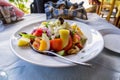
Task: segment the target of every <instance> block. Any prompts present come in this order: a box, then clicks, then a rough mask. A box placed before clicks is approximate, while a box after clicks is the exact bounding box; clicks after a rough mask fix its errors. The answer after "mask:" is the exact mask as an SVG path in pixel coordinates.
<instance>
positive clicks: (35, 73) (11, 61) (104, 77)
mask: <svg viewBox="0 0 120 80" xmlns="http://www.w3.org/2000/svg"><path fill="white" fill-rule="evenodd" d="M45 19H46V17H45V14H30V15H26V16H25V17H24V20H22V21H19V22H17V23H14V24H9V25H5V27H6V28H5V30H4V31H3V32H0V66H3V65H4V69H5V70H6V71H7V73H8V78H9V80H119V79H120V55H119V54H117V53H115V52H112V51H110V50H107V49H104V50H103V51H102V52H101V54H100V55H98V56H97V57H96V58H95V59H93V60H91V61H90V63H91V64H93V65H94V66H95V67H94V68H87V67H83V66H80V65H77V66H73V67H65V68H49V67H41V66H37V65H34V64H31V63H28V62H26V61H23V60H21V59H19V58H18V57H17V56H16V55H14V53H13V52H12V51H11V49H10V47H9V44H10V43H9V39H10V36H11V35H12V34H13V33H14V32H15V31H16V30H18V29H20V28H21V27H23V26H25V25H28V24H31V23H34V22H38V21H42V20H45ZM84 23H85V24H87V25H89V26H91V27H93V28H95V29H96V30H103V29H115V30H114V31H115V32H116V31H118V32H119V31H120V30H119V29H118V28H116V27H115V26H113V25H112V24H110V23H108V22H107V21H105V20H104V19H102V18H100V17H99V16H98V15H97V14H88V20H87V21H85V22H84ZM8 65H9V66H8Z"/></svg>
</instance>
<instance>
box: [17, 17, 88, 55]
mask: <svg viewBox="0 0 120 80" xmlns="http://www.w3.org/2000/svg"><path fill="white" fill-rule="evenodd" d="M20 36H21V38H20V39H19V40H18V46H20V47H24V46H29V45H30V44H31V45H32V47H33V48H34V49H36V50H38V51H40V52H41V51H46V50H49V51H53V52H55V53H56V54H60V55H71V54H76V53H78V52H79V51H80V50H81V49H82V48H83V47H84V45H85V43H86V40H87V38H86V36H85V35H84V34H83V32H82V31H81V29H80V28H79V27H78V25H77V24H76V23H73V24H71V25H70V24H69V23H68V22H66V21H64V19H63V18H59V19H57V20H56V21H47V22H42V23H41V24H40V26H39V27H37V28H36V29H33V31H32V32H31V33H26V32H21V33H20Z"/></svg>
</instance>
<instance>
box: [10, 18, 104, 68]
mask: <svg viewBox="0 0 120 80" xmlns="http://www.w3.org/2000/svg"><path fill="white" fill-rule="evenodd" d="M66 21H67V22H69V23H70V24H72V23H76V24H77V25H78V26H79V27H80V28H81V30H82V31H83V33H84V34H85V35H86V37H87V39H88V40H87V42H86V45H85V47H84V48H83V49H82V51H80V52H79V53H77V54H75V55H70V56H66V57H67V58H69V59H72V60H76V61H79V62H87V61H89V60H91V59H93V58H95V57H96V56H97V55H98V54H99V53H100V52H101V50H102V49H103V47H104V41H103V38H102V36H101V34H100V33H99V32H98V31H96V30H95V29H93V28H91V27H90V26H88V25H86V24H83V23H81V22H75V21H70V20H66ZM40 23H41V22H38V23H34V24H30V25H28V26H23V27H22V28H21V29H19V30H18V31H16V32H15V33H14V34H13V35H12V36H11V39H10V47H11V49H12V51H13V52H14V53H15V54H16V55H17V56H18V57H20V58H21V59H23V60H25V61H28V62H30V63H33V64H37V65H40V66H47V67H67V66H73V65H75V64H73V63H71V62H67V61H65V60H62V59H60V58H58V57H52V56H47V55H43V54H39V53H37V52H35V51H33V50H32V49H31V48H30V47H24V48H21V47H18V46H17V41H18V37H19V35H18V34H19V33H20V32H27V33H31V32H32V30H33V28H35V27H38V26H39V25H40Z"/></svg>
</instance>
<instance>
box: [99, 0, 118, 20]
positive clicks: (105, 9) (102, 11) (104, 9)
mask: <svg viewBox="0 0 120 80" xmlns="http://www.w3.org/2000/svg"><path fill="white" fill-rule="evenodd" d="M115 1H116V0H110V2H108V1H107V0H101V4H100V7H99V11H98V14H99V15H102V17H103V16H104V15H107V17H106V20H107V21H110V18H111V15H113V17H114V18H115V15H116V12H113V9H114V8H115Z"/></svg>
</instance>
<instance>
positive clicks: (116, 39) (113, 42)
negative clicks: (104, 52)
mask: <svg viewBox="0 0 120 80" xmlns="http://www.w3.org/2000/svg"><path fill="white" fill-rule="evenodd" d="M104 42H105V48H107V49H109V50H112V51H114V52H117V53H120V35H119V34H108V35H105V36H104Z"/></svg>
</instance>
